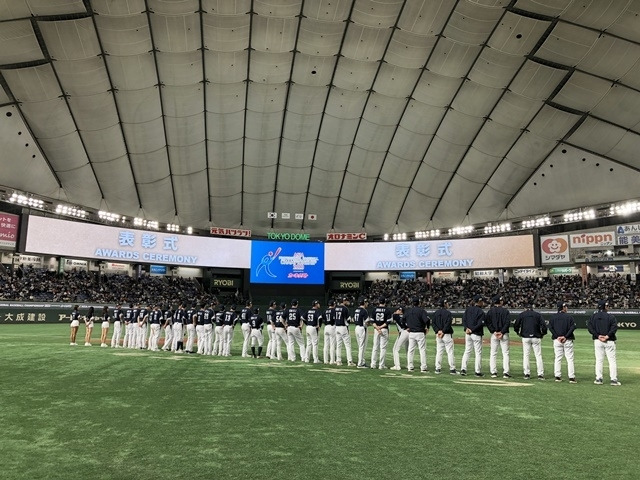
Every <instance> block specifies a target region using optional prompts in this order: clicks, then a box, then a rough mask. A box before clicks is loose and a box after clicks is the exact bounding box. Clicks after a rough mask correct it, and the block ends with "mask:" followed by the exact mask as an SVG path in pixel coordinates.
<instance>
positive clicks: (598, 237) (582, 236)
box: [569, 232, 614, 248]
mask: <svg viewBox="0 0 640 480" xmlns="http://www.w3.org/2000/svg"><path fill="white" fill-rule="evenodd" d="M613 238H614V236H613V232H585V233H572V234H571V235H569V246H570V247H571V248H584V247H609V246H611V245H613V244H614V241H613Z"/></svg>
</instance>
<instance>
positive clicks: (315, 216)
mask: <svg viewBox="0 0 640 480" xmlns="http://www.w3.org/2000/svg"><path fill="white" fill-rule="evenodd" d="M307 218H308V219H309V220H317V219H318V216H317V215H316V214H315V213H310V214H309V215H307Z"/></svg>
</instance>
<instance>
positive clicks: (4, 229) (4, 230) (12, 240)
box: [0, 212, 20, 250]
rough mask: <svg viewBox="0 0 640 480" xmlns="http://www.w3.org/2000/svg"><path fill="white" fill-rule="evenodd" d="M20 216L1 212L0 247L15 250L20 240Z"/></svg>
mask: <svg viewBox="0 0 640 480" xmlns="http://www.w3.org/2000/svg"><path fill="white" fill-rule="evenodd" d="M19 223H20V217H19V216H18V215H12V214H10V213H4V212H0V248H2V249H6V250H15V249H16V242H17V241H18V232H19V231H20V230H18V226H19V225H18V224H19Z"/></svg>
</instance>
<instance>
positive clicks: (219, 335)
mask: <svg viewBox="0 0 640 480" xmlns="http://www.w3.org/2000/svg"><path fill="white" fill-rule="evenodd" d="M214 332H215V335H214V338H213V351H212V352H211V355H223V354H224V326H222V325H216V328H215V329H214Z"/></svg>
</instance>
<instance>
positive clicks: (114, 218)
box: [98, 210, 122, 222]
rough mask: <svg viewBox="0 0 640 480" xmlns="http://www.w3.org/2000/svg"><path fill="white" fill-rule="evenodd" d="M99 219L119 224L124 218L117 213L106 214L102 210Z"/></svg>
mask: <svg viewBox="0 0 640 480" xmlns="http://www.w3.org/2000/svg"><path fill="white" fill-rule="evenodd" d="M98 218H100V220H103V221H105V222H119V221H120V219H121V218H122V217H120V215H118V214H117V213H111V212H105V211H104V210H100V211H99V212H98Z"/></svg>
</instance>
